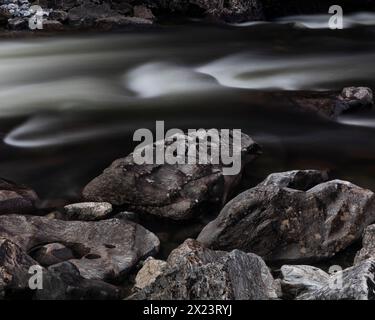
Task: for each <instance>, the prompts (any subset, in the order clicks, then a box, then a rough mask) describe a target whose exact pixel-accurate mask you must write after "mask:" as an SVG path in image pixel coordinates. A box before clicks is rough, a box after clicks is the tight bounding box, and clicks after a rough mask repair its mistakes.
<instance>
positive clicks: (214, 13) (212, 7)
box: [167, 0, 263, 22]
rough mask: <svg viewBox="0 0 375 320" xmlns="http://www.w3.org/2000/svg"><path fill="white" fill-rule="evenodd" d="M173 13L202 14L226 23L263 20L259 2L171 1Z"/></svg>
mask: <svg viewBox="0 0 375 320" xmlns="http://www.w3.org/2000/svg"><path fill="white" fill-rule="evenodd" d="M167 3H168V7H169V8H170V9H171V10H172V11H178V12H182V13H186V14H194V13H197V12H198V13H200V14H202V15H206V16H209V17H212V18H216V19H220V20H223V21H226V22H241V21H249V20H261V19H263V12H262V4H261V1H259V0H228V1H222V0H170V1H167Z"/></svg>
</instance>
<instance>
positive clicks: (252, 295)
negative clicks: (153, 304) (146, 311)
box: [130, 239, 277, 300]
mask: <svg viewBox="0 0 375 320" xmlns="http://www.w3.org/2000/svg"><path fill="white" fill-rule="evenodd" d="M145 267H146V268H148V266H147V265H146V266H145ZM142 272H144V271H142ZM276 298H277V284H276V282H275V281H274V279H273V278H272V275H271V273H270V271H269V270H268V267H267V266H266V264H265V263H264V261H263V260H262V259H261V258H260V257H258V256H256V255H254V254H251V253H249V254H246V253H244V252H241V251H239V250H234V251H232V252H230V253H227V252H222V251H213V250H210V249H207V248H205V247H203V246H202V245H201V244H199V243H198V242H196V241H194V240H190V239H188V240H186V241H185V242H184V243H183V244H182V245H181V246H180V247H178V248H177V249H175V250H174V251H173V252H172V253H171V254H170V256H169V257H168V260H167V265H166V266H165V267H164V268H163V271H162V274H161V275H159V276H158V277H157V278H156V279H153V281H151V283H150V284H149V285H148V286H146V287H144V288H143V289H142V290H136V292H135V294H134V295H132V296H131V297H130V299H152V300H169V299H172V300H174V299H178V300H181V299H182V300H197V299H198V300H199V299H201V300H208V299H214V300H228V299H237V300H248V299H251V300H257V299H276Z"/></svg>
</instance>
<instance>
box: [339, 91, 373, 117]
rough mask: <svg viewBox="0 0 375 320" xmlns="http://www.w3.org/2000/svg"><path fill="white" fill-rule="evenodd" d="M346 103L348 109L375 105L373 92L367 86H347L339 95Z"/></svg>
mask: <svg viewBox="0 0 375 320" xmlns="http://www.w3.org/2000/svg"><path fill="white" fill-rule="evenodd" d="M339 99H340V100H342V101H343V102H344V103H345V105H346V108H345V109H346V110H351V111H352V110H357V109H364V108H370V107H372V106H373V105H374V98H373V93H372V90H371V89H370V88H367V87H347V88H344V89H343V90H342V92H341V95H340V96H339Z"/></svg>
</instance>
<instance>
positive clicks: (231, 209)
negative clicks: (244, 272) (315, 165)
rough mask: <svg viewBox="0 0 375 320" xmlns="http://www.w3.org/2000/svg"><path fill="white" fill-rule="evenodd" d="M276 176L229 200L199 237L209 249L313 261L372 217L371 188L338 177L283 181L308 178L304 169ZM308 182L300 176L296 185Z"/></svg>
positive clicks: (344, 243) (349, 239)
mask: <svg viewBox="0 0 375 320" xmlns="http://www.w3.org/2000/svg"><path fill="white" fill-rule="evenodd" d="M311 174H312V175H311V177H312V179H313V180H312V182H318V181H319V179H318V180H316V177H317V175H316V173H314V172H312V173H311ZM278 175H280V176H281V177H280V178H277V179H276V178H275V177H273V178H272V177H271V178H270V177H269V178H267V179H266V180H265V182H263V183H261V184H259V185H258V186H256V187H255V188H252V189H250V190H247V191H245V192H243V193H242V194H240V195H239V196H237V197H236V198H234V199H233V200H232V201H230V202H229V203H228V204H227V205H226V206H225V207H224V208H223V210H222V211H221V212H220V214H219V216H218V217H217V219H215V220H214V221H212V222H211V223H209V224H208V225H207V226H206V227H205V228H204V229H203V230H202V232H201V233H200V235H199V237H198V241H200V242H202V243H203V244H205V245H207V246H209V247H211V248H213V249H220V250H233V249H239V250H243V251H245V252H253V253H255V254H258V255H260V256H261V257H263V258H264V259H265V260H268V261H291V262H297V261H299V262H306V261H311V260H314V261H315V260H321V259H325V258H329V257H332V256H333V255H335V254H336V253H337V252H339V251H341V250H343V249H345V248H346V247H348V246H349V245H350V244H352V243H353V242H354V241H355V240H358V239H359V238H360V237H361V235H362V232H363V230H364V228H365V227H366V226H368V225H369V224H370V223H372V222H373V221H374V220H375V202H374V201H375V197H374V194H373V192H371V191H370V190H365V189H362V188H360V187H358V186H356V185H354V184H351V183H349V182H345V181H340V180H333V181H328V182H323V183H321V184H318V185H316V186H315V187H313V188H311V189H309V190H307V191H304V190H296V189H292V188H291V186H293V185H294V186H295V187H296V186H298V184H299V183H300V182H299V183H294V180H293V179H291V180H289V183H287V184H285V183H284V181H288V179H289V178H290V177H300V176H302V177H303V176H305V177H306V178H307V179H308V177H309V171H306V172H304V173H301V174H296V173H292V174H291V173H290V172H288V173H280V174H278ZM322 178H325V176H324V174H322ZM267 181H273V182H274V183H267ZM277 181H279V182H280V186H279V185H278V184H277ZM310 185H311V184H309V183H308V181H305V182H304V183H302V185H300V186H310Z"/></svg>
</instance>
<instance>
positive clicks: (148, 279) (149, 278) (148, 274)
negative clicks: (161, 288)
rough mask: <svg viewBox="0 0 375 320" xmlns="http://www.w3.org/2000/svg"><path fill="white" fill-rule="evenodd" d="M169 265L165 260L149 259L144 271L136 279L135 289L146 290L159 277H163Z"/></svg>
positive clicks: (143, 268)
mask: <svg viewBox="0 0 375 320" xmlns="http://www.w3.org/2000/svg"><path fill="white" fill-rule="evenodd" d="M166 267H167V263H166V262H165V261H163V260H156V259H154V258H152V257H150V258H148V259H147V260H146V261H145V263H144V265H143V267H142V269H141V270H139V272H138V273H137V276H136V278H135V288H137V289H144V288H146V287H147V286H150V285H152V284H153V283H154V282H155V281H156V279H157V277H158V276H160V275H162V274H163V272H164V270H165V268H166Z"/></svg>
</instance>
